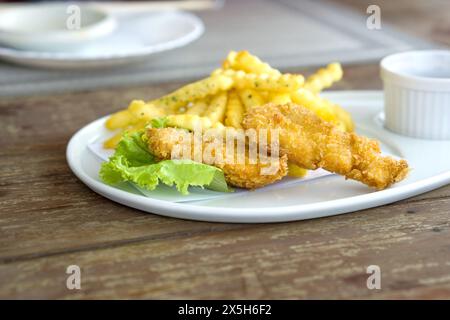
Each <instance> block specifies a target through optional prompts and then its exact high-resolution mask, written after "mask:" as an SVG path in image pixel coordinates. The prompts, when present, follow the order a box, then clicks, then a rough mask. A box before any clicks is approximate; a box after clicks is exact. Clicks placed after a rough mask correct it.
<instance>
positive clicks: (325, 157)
mask: <svg viewBox="0 0 450 320" xmlns="http://www.w3.org/2000/svg"><path fill="white" fill-rule="evenodd" d="M243 126H244V128H245V129H248V128H253V129H256V130H260V129H266V128H271V129H274V128H277V129H279V142H280V154H286V155H287V156H288V159H289V161H291V162H293V163H295V164H296V165H298V166H300V167H302V168H306V169H317V168H323V169H325V170H327V171H331V172H335V173H338V174H340V175H343V176H345V177H346V178H349V179H354V180H358V181H361V182H362V183H365V184H366V185H368V186H371V187H375V188H377V189H384V188H386V187H388V186H390V185H391V184H393V183H395V182H398V181H400V180H402V179H403V178H405V176H406V175H407V173H408V170H409V169H408V164H407V162H406V161H405V160H396V159H393V158H391V157H384V156H382V155H381V154H380V146H379V144H378V142H377V141H375V140H371V139H368V138H366V137H362V136H358V135H356V134H354V133H348V132H343V131H342V130H339V129H337V128H336V127H335V126H333V125H332V124H330V123H329V122H326V121H324V120H322V119H320V118H319V117H317V116H316V115H315V114H314V113H313V112H311V111H310V110H308V109H306V108H304V107H301V106H299V105H296V104H293V103H288V104H284V105H275V104H266V105H264V106H257V107H254V108H252V109H251V110H250V111H249V112H248V113H247V115H246V116H245V118H244V121H243ZM269 132H270V131H269Z"/></svg>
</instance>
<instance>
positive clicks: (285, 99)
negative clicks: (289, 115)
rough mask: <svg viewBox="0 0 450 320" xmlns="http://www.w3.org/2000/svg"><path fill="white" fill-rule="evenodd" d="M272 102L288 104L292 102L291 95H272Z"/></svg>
mask: <svg viewBox="0 0 450 320" xmlns="http://www.w3.org/2000/svg"><path fill="white" fill-rule="evenodd" d="M270 102H272V103H275V104H286V103H289V102H292V100H291V95H290V94H289V93H287V92H286V93H273V94H271V95H270Z"/></svg>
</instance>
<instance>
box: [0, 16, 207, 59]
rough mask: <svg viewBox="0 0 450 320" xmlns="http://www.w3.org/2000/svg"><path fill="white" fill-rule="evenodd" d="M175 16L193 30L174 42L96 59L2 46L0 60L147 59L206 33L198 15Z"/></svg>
mask: <svg viewBox="0 0 450 320" xmlns="http://www.w3.org/2000/svg"><path fill="white" fill-rule="evenodd" d="M170 13H173V14H175V15H178V16H181V17H183V18H184V19H187V20H186V21H189V22H190V23H191V24H192V26H193V30H192V31H190V32H189V33H187V34H185V35H183V36H181V37H179V38H177V39H173V40H169V41H166V42H163V43H160V44H156V45H151V46H146V47H143V48H142V49H140V50H136V51H134V52H131V53H130V52H129V53H120V52H118V53H108V54H100V55H97V56H95V57H89V56H76V55H74V54H72V53H70V52H49V51H43V52H41V51H31V50H26V51H25V50H19V49H15V48H9V47H2V46H0V58H3V59H13V60H14V61H24V62H30V61H36V62H55V63H64V62H66V63H78V62H79V63H82V62H86V63H88V62H99V61H102V62H104V61H115V60H122V59H136V58H142V57H146V56H149V55H152V54H156V53H160V52H164V51H168V50H173V49H176V48H180V47H183V46H185V45H187V44H189V43H191V42H193V41H195V40H197V39H198V38H199V37H200V36H201V35H202V34H203V33H204V31H205V25H204V23H203V21H202V20H201V19H200V18H199V17H198V16H196V15H194V14H192V13H190V12H186V11H181V10H173V11H170Z"/></svg>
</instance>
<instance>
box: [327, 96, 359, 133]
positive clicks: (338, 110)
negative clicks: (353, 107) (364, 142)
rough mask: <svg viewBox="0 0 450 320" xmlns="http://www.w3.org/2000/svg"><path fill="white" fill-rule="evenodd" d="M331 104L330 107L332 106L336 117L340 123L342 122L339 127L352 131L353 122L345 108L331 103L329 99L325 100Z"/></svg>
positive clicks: (353, 127) (353, 128)
mask: <svg viewBox="0 0 450 320" xmlns="http://www.w3.org/2000/svg"><path fill="white" fill-rule="evenodd" d="M326 101H327V102H328V103H330V104H331V108H333V110H334V113H335V114H336V116H337V117H338V119H339V121H340V123H342V125H341V127H344V131H347V132H352V131H353V130H355V124H354V123H353V119H352V116H351V115H350V113H348V112H347V111H346V110H344V109H343V108H342V107H341V106H339V105H337V104H335V103H332V102H331V101H328V100H326Z"/></svg>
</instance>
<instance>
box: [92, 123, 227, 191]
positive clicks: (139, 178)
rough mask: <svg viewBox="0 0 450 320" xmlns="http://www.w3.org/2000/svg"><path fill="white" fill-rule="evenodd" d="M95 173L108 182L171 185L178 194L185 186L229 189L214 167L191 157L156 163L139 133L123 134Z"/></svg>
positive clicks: (221, 174) (216, 189)
mask: <svg viewBox="0 0 450 320" xmlns="http://www.w3.org/2000/svg"><path fill="white" fill-rule="evenodd" d="M99 175H100V178H101V179H102V180H103V181H104V182H105V183H108V184H111V185H116V184H119V183H122V182H126V181H130V182H133V183H135V184H136V185H138V186H139V187H141V188H144V189H147V190H154V189H155V188H156V187H157V186H158V184H159V183H160V182H162V183H164V184H166V185H168V186H173V185H175V186H176V188H177V190H178V191H179V192H180V193H182V194H188V193H189V192H188V188H189V186H200V187H206V188H208V189H211V190H215V191H221V192H229V191H231V189H230V188H229V187H228V185H227V183H226V181H225V176H224V174H223V172H222V170H220V169H219V168H216V167H214V166H210V165H207V164H203V163H199V162H195V161H192V160H163V161H159V162H158V161H157V159H155V157H154V156H153V155H152V154H151V153H150V152H149V150H148V147H147V144H146V143H145V141H144V140H143V133H142V132H137V133H133V134H131V135H125V136H124V137H123V138H122V140H121V141H120V142H119V145H118V146H117V149H116V152H115V153H114V155H113V156H112V157H111V158H110V159H109V161H108V162H104V163H103V164H102V167H101V169H100V173H99Z"/></svg>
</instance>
